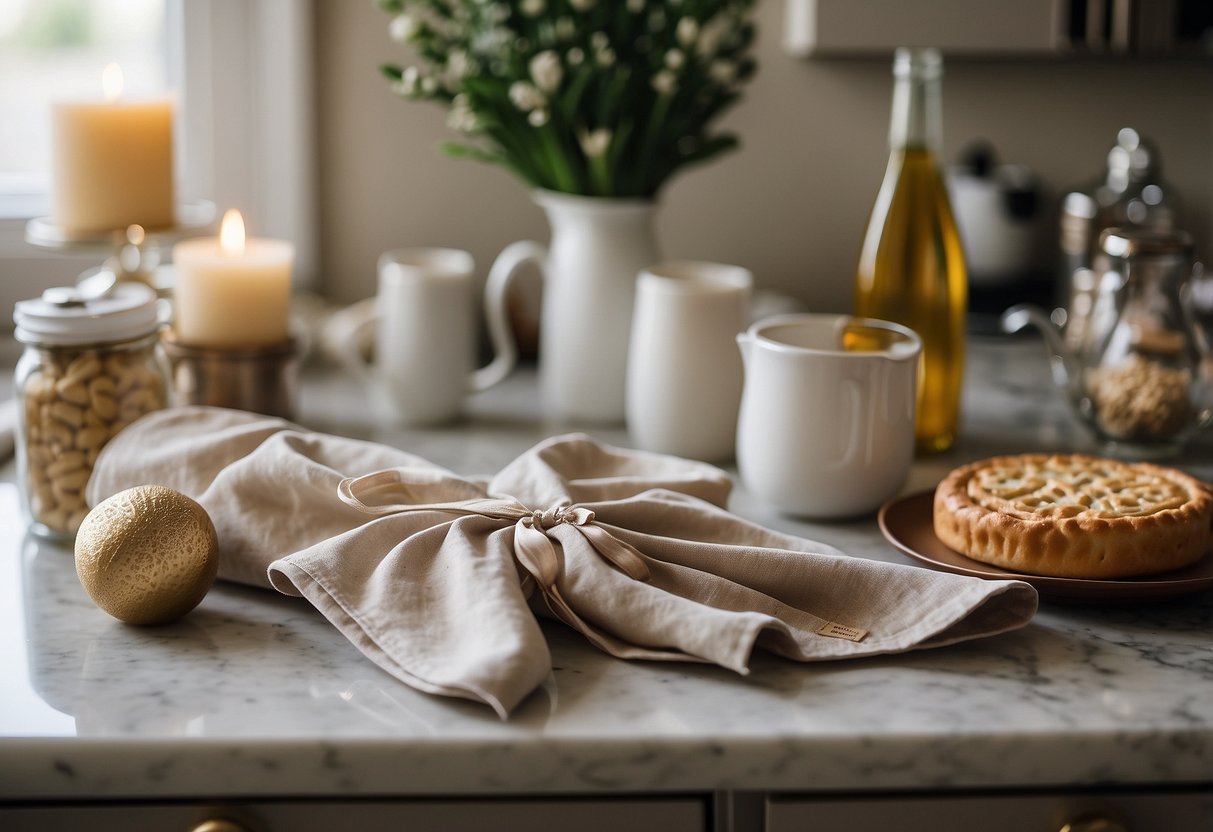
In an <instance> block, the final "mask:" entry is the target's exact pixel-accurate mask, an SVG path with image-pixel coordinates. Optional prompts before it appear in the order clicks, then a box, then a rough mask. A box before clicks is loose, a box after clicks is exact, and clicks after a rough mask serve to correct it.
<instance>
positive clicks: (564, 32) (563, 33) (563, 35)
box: [556, 17, 577, 40]
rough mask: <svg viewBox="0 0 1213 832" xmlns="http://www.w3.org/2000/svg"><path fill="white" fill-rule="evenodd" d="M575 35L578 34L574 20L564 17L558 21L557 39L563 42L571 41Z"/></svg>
mask: <svg viewBox="0 0 1213 832" xmlns="http://www.w3.org/2000/svg"><path fill="white" fill-rule="evenodd" d="M575 34H577V24H576V23H574V22H573V18H571V17H562V18H559V19H558V20H557V21H556V37H558V38H560V39H561V40H569V39H570V38H572V37H573V35H575Z"/></svg>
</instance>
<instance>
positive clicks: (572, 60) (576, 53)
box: [564, 46, 585, 66]
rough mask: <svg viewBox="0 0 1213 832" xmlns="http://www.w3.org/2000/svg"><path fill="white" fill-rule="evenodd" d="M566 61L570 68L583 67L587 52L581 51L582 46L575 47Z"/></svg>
mask: <svg viewBox="0 0 1213 832" xmlns="http://www.w3.org/2000/svg"><path fill="white" fill-rule="evenodd" d="M564 59H565V61H566V62H567V63H568V65H569V66H581V62H582V61H584V60H585V52H583V51H581V47H580V46H574V47H573V48H572V49H570V50H569V51H568V54H566V55H565V56H564Z"/></svg>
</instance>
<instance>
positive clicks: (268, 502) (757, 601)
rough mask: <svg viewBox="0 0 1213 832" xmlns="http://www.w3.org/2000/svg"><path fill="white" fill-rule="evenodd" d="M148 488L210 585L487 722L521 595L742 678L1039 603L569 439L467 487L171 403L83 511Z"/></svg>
mask: <svg viewBox="0 0 1213 832" xmlns="http://www.w3.org/2000/svg"><path fill="white" fill-rule="evenodd" d="M146 483H159V484H162V485H167V486H169V487H171V488H176V489H178V490H179V491H182V492H184V493H186V494H188V495H190V496H191V497H193V498H195V499H196V500H198V501H199V502H200V503H201V504H202V505H203V506H205V507H206V509H207V511H208V512H209V513H210V515H211V517H212V519H213V520H214V522H215V527H216V529H217V531H218V533H219V544H220V572H219V574H220V577H222V578H226V579H229V580H235V581H241V582H244V583H250V584H256V585H259V586H267V587H268V586H272V587H273V588H275V589H277V590H279V591H280V592H283V593H286V594H291V595H302V596H304V597H306V598H307V599H308V600H309V601H311V603H312V604H314V605H315V606H316V608H317V609H319V610H320V612H321V613H323V614H324V616H325V617H326V618H328V619H329V621H331V622H332V623H333V624H334V625H335V626H336V627H337V628H338V629H339V630H341V632H342V633H344V634H345V635H346V637H347V638H349V639H350V641H352V642H353V643H354V644H355V645H356V646H357V647H358V648H359V649H360V650H361V651H362V652H363V653H365V654H366V655H367V656H369V657H370V658H371V659H372V660H374V661H375V662H376V663H377V664H378V665H380V666H381V667H382V668H383V669H385V670H386V671H388V672H389V673H391V674H392V675H393V676H396V677H397V678H398V679H401V680H402V681H404V682H406V683H408V684H410V685H412V686H414V687H416V688H419V689H420V690H423V691H427V692H430V693H437V694H443V695H448V696H461V697H466V698H469V699H474V700H477V701H481V702H484V703H486V704H488V705H490V706H491V707H493V708H494V709H495V710H496V711H497V712H498V713H499V714H500V715H502V716H503V717H504V716H505V715H507V714H508V713H509V711H510V710H511V709H512V708H514V706H515V705H517V704H518V703H519V702H520V701H521V700H522V699H523V698H524V697H525V696H526V695H527V694H528V693H530V691H532V690H533V689H534V688H536V687H537V686H538V685H539V684H540V683H541V682H542V681H543V680H544V679H545V678H546V676H547V675H548V673H549V672H550V670H551V658H550V656H549V653H548V649H547V646H546V644H545V642H544V638H543V633H542V631H541V629H540V628H539V626H538V624H537V622H536V619H535V616H534V613H533V611H532V609H531V606H533V607H534V608H535V611H539V612H542V613H544V614H551V615H554V616H555V617H557V618H559V619H561V620H563V621H564V622H565V623H567V624H569V625H570V626H573V627H575V628H576V629H578V630H579V631H581V632H582V633H583V634H585V636H586V637H587V638H588V639H589V640H590V641H591V642H592V643H594V644H595V645H596V646H598V647H599V648H601V649H603V650H605V651H607V652H609V653H611V654H612V655H615V656H619V657H623V658H629V659H660V660H670V661H700V662H714V663H716V664H719V665H721V666H723V667H726V668H729V669H731V670H734V671H736V672H738V673H742V674H744V673H746V672H747V666H748V663H749V658H750V654H751V653H752V651H753V649H754V647H756V646H757V647H761V648H763V649H765V650H768V651H771V652H773V653H777V654H779V655H781V656H786V657H787V658H790V659H795V660H797V661H813V660H820V659H840V658H847V657H853V656H870V655H876V654H881V653H894V652H899V651H904V650H910V649H914V648H921V647H935V646H940V645H945V644H951V643H954V642H958V641H963V640H966V639H972V638H977V637H980V636H986V635H992V634H995V633H1000V632H1004V631H1006V630H1010V629H1014V628H1016V627H1020V626H1022V625H1023V624H1025V623H1027V622H1028V621H1029V620H1030V619H1031V617H1032V615H1033V613H1034V612H1035V609H1036V603H1037V599H1036V592H1035V590H1033V589H1032V587H1030V586H1029V585H1027V584H1025V583H1022V582H1018V581H984V580H981V579H978V578H967V577H963V576H959V575H950V574H944V573H940V572H933V571H929V570H926V569H919V568H915V567H909V566H899V565H894V564H887V563H880V562H877V561H871V560H866V559H861V558H849V557H846V556H844V555H842V554H840V553H838V552H837V551H836V550H834V549H832V548H831V547H828V546H825V545H823V544H820V543H814V542H812V541H809V540H804V539H801V538H797V537H792V536H789V535H785V534H780V533H777V532H774V531H771V530H768V529H764V528H762V527H761V526H757V525H755V524H753V523H749V522H747V521H745V520H742V519H740V518H738V517H736V516H734V515H732V514H729V513H728V512H727V511H725V510H724V508H723V506H724V505H725V503H726V501H727V498H728V493H729V488H730V481H729V479H728V477H727V475H726V474H725V473H724V472H722V471H720V470H719V469H717V468H714V467H712V466H709V465H704V464H702V463H697V462H690V461H687V460H682V459H677V458H674V457H666V456H659V455H655V454H646V453H640V452H636V451H626V450H620V449H616V448H611V447H608V446H605V445H602V444H600V443H598V442H596V441H594V440H593V439H590V438H589V437H587V436H583V435H569V436H559V437H555V438H552V439H548V440H546V441H544V442H542V443H540V444H539V445H538V446H536V447H535V448H533V449H532V450H530V451H528V452H527V453H525V454H523V455H522V456H520V457H519V458H518V459H516V460H515V461H514V462H512V463H510V464H509V465H508V466H507V467H506V468H505V469H504V470H502V471H501V472H500V473H499V474H497V476H496V477H494V478H493V479H492V481H491V482H490V483H489V485H488V487H487V488H485V487H483V486H481V485H478V484H476V483H473V482H470V481H468V480H465V479H463V478H461V477H458V476H456V475H454V474H452V473H451V472H449V471H446V470H444V469H442V468H440V467H438V466H436V465H433V464H432V463H429V462H426V461H425V460H423V459H420V458H418V457H416V456H413V455H411V454H408V453H405V452H403V451H400V450H396V449H394V448H389V447H385V446H382V445H376V444H372V443H368V442H361V441H357V440H353V439H346V438H342V437H338V436H331V435H326V434H321V433H314V432H310V431H307V430H305V429H303V428H300V427H298V426H295V425H292V424H290V423H288V422H284V421H281V420H278V419H272V418H267V417H261V416H255V415H252V414H247V413H242V412H238V411H230V410H219V409H213V408H201V407H190V408H176V409H171V410H166V411H161V412H158V413H153V414H150V415H148V416H146V417H144V418H143V419H141V420H140V421H138V422H136V423H135V424H133V425H131V426H130V427H128V428H127V429H126V430H124V431H123V432H122V433H121V434H119V435H118V436H117V437H116V438H115V439H114V440H113V441H112V442H110V444H109V445H108V446H107V447H106V448H105V450H104V451H103V452H102V454H101V457H100V458H99V459H98V461H97V465H96V468H95V470H94V473H93V477H92V480H91V481H90V482H89V486H88V495H87V496H88V500H89V504H90V505H96V503H97V502H99V501H100V500H102V499H104V498H106V497H108V496H110V495H111V494H115V493H117V492H118V491H121V490H123V489H125V488H129V487H131V486H135V485H141V484H146ZM528 601H529V604H528Z"/></svg>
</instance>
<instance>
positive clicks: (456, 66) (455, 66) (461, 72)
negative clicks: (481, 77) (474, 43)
mask: <svg viewBox="0 0 1213 832" xmlns="http://www.w3.org/2000/svg"><path fill="white" fill-rule="evenodd" d="M476 70H477V66H476V62H475V61H473V60H472V59H471V58H469V57H468V53H466V52H464V51H463V50H462V49H456V50H454V51H452V52H451V54H450V55H448V56H447V59H446V72H445V74H444V75H443V80H444V81H445V82H446V86H447V87H448V88H449V89H454V88H455V87H458V86H459V82H460V81H462V80H463V79H464V78H466V77H468V76H469V75H474V74H475V73H476Z"/></svg>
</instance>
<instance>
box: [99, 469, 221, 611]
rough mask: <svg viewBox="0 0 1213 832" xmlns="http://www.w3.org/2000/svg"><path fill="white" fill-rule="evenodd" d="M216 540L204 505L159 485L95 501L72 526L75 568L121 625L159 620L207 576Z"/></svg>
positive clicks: (214, 566) (182, 604)
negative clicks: (75, 525)
mask: <svg viewBox="0 0 1213 832" xmlns="http://www.w3.org/2000/svg"><path fill="white" fill-rule="evenodd" d="M218 569H219V540H218V537H217V536H216V535H215V525H214V524H213V523H212V522H211V518H210V516H209V515H208V514H207V513H206V509H204V508H203V507H202V506H200V505H198V504H197V503H196V502H194V501H193V500H191V499H190V498H189V497H187V496H185V495H184V494H182V493H181V492H179V491H174V490H173V489H171V488H166V487H165V486H163V485H140V486H137V487H135V488H128V489H127V490H126V491H122V492H119V493H117V494H115V495H114V496H112V497H110V498H109V499H106V500H102V501H101V502H100V503H98V504H97V505H96V506H95V507H94V508H93V510H92V511H90V512H89V513H88V516H87V517H85V518H84V522H83V523H81V524H80V530H79V531H78V532H76V574H77V575H79V576H80V583H81V584H83V585H84V589H85V591H86V592H88V594H89V596H90V597H91V598H92V599H93V601H94V602H95V603H96V604H97V606H99V607H100V608H101V609H103V610H105V611H106V612H108V613H109V614H110V615H112V616H113V617H114V618H117V619H118V620H119V621H125V622H126V623H128V624H165V623H167V622H169V621H174V620H176V619H178V618H180V617H181V616H183V615H185V614H186V613H187V612H189V611H190V610H192V609H193V608H194V607H196V606H198V603H199V602H200V601H201V600H202V598H203V596H205V595H206V593H207V591H209V590H210V588H211V585H212V584H214V583H215V573H216V572H217V571H218Z"/></svg>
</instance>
